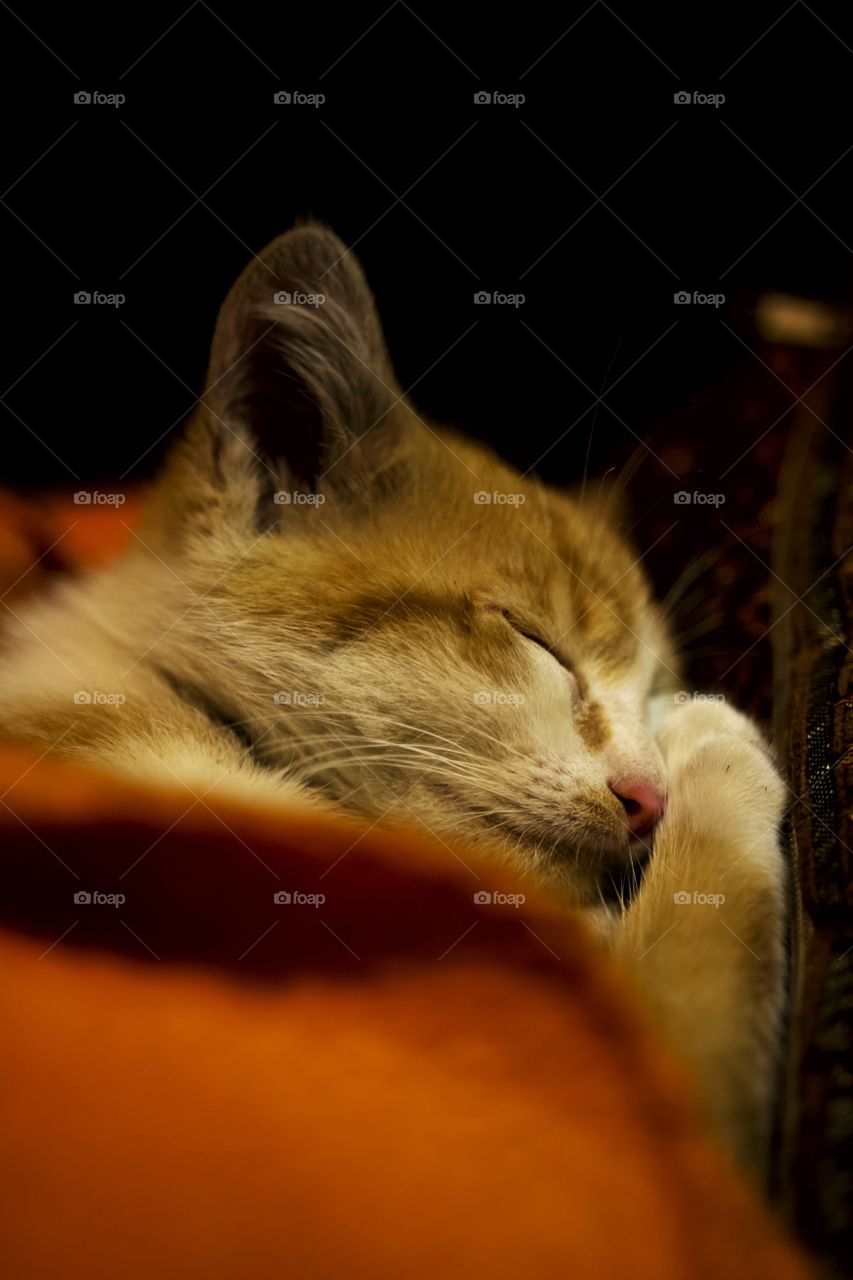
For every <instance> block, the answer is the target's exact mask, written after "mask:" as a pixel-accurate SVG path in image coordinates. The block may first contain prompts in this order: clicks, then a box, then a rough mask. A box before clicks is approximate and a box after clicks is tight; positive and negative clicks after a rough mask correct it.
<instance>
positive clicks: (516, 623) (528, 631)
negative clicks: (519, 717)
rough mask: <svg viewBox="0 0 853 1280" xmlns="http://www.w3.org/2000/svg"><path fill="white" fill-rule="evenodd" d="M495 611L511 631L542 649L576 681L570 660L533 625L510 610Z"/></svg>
mask: <svg viewBox="0 0 853 1280" xmlns="http://www.w3.org/2000/svg"><path fill="white" fill-rule="evenodd" d="M495 611H496V612H498V613H500V615H501V617H502V618H504V619H505V620H506V622H508V623H509V625H510V626H511V627H512V629H513V631H516V632H517V633H518V634H519V635H520V636H522V637H523V638H524V639H525V640H529V641H530V642H531V643H532V644H536V645H538V646H539V648H540V649H544V650H545V652H546V653H548V654H550V655H551V657H552V658H554V659H555V661H556V662H559V664H560V666H561V667H562V668H563V669H564V670H565V671H567V672H568V673H569V675H571V676H574V677H575V679H577V672H576V670H575V668H574V665H573V663H572V662H571V660H570V659H569V658H568V657H566V655H565V653H564V652H563V651H562V650H561V649H559V648H558V647H557V646H556V645H554V644H552V643H551V642H550V641H548V640H546V639H545V637H544V636H543V634H542V633H541V632H540V631H539V630H538V629H537V628H536V626H535V625H533V624H532V623H530V622H528V621H527V620H526V619H523V618H520V617H519V616H518V615H517V614H516V613H514V612H513V611H512V610H511V609H507V608H505V607H503V606H500V605H497V606H495Z"/></svg>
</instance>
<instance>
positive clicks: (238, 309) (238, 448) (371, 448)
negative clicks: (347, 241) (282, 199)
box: [164, 223, 407, 525]
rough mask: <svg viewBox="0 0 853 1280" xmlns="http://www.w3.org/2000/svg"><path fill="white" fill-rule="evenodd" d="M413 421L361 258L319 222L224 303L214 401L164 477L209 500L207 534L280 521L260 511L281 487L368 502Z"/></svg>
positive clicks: (206, 401) (295, 234)
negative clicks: (215, 528) (216, 526)
mask: <svg viewBox="0 0 853 1280" xmlns="http://www.w3.org/2000/svg"><path fill="white" fill-rule="evenodd" d="M406 417H407V405H406V402H405V400H404V398H403V395H402V392H401V390H400V388H399V386H398V384H397V381H396V378H395V376H394V373H393V369H392V367H391V362H390V359H389V356H388V351H387V348H386V346H385V340H384V337H383V334H382V327H381V325H380V322H379V317H378V314H377V311H376V305H375V303H374V300H373V295H372V294H371V292H370V289H369V288H368V285H367V282H366V280H365V278H364V274H363V272H362V270H361V267H360V266H359V263H358V261H357V259H356V258H355V256H354V254H353V253H351V252H350V251H349V250H348V249H347V248H346V246H345V245H344V244H343V243H342V242H341V241H340V240H339V239H338V237H337V236H336V235H334V234H333V233H332V232H331V231H329V230H328V229H327V228H325V227H323V226H321V225H319V224H317V223H308V224H305V225H302V226H298V227H295V228H293V229H292V230H291V231H288V232H286V233H285V234H284V235H282V236H279V237H278V239H276V240H274V241H273V242H272V243H271V244H269V245H268V246H267V247H266V248H265V249H263V250H262V251H261V252H260V253H259V254H257V256H256V257H255V258H253V259H252V261H251V262H250V263H249V265H248V266H247V267H246V268H245V270H244V271H243V273H242V275H241V276H240V277H239V279H238V280H237V282H236V284H235V285H234V286H233V288H232V289H231V291H230V293H229V294H228V296H227V298H226V299H225V302H224V304H223V306H222V309H221V311H220V313H219V319H218V321H217V324H216V330H215V333H214V338H213V345H212V348H211V356H210V365H209V368H208V374H207V380H206V384H205V390H204V393H203V395H202V397H201V399H200V401H199V404H198V407H197V409H196V411H195V413H194V415H193V418H192V421H191V423H190V426H189V428H188V430H187V433H186V436H185V438H184V440H183V441H182V443H181V445H179V447H178V449H177V450H176V451H175V454H174V455H173V458H172V460H171V463H170V465H169V466H168V467H167V475H166V477H164V479H165V480H166V484H167V487H168V488H170V489H171V490H172V492H173V493H174V489H175V486H176V485H177V486H179V488H180V490H181V492H182V493H186V491H187V486H188V485H189V484H193V485H195V486H196V489H197V490H198V491H200V492H202V493H203V494H204V499H203V501H204V502H206V503H212V510H211V515H210V519H209V520H207V521H204V522H203V523H205V524H208V525H211V524H212V523H213V521H214V520H220V521H221V520H222V519H224V518H226V517H230V518H232V519H237V518H239V520H240V522H241V523H244V522H250V521H255V520H257V519H258V518H260V520H261V522H262V523H263V522H271V521H272V519H274V517H275V514H276V513H275V511H270V510H268V509H265V510H264V511H263V512H262V513H261V515H260V517H258V512H257V510H256V509H257V507H258V506H259V505H262V506H264V507H265V508H267V507H268V506H269V504H270V503H271V502H272V500H273V494H274V493H275V491H276V490H278V489H285V488H287V487H291V488H299V489H301V490H305V491H307V492H311V491H324V492H327V493H330V492H331V493H335V494H337V495H338V496H339V497H341V498H350V497H355V496H357V495H360V494H361V495H364V496H367V492H368V490H369V488H370V486H371V484H372V483H374V481H375V477H376V473H377V470H379V471H381V470H382V468H383V466H384V465H386V464H387V462H388V461H390V460H391V458H392V456H393V454H394V452H395V450H394V441H395V439H396V438H397V437H398V436H399V433H400V430H401V426H402V424H403V423H404V422H405V420H406ZM192 505H193V506H194V507H196V506H197V505H198V504H196V503H193V504H192ZM278 514H280V513H278Z"/></svg>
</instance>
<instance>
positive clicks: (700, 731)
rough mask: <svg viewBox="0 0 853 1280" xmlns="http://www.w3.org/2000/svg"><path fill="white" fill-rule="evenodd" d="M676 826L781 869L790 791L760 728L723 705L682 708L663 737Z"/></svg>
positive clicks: (695, 705)
mask: <svg viewBox="0 0 853 1280" xmlns="http://www.w3.org/2000/svg"><path fill="white" fill-rule="evenodd" d="M661 749H662V751H663V753H664V758H665V760H666V764H667V770H668V773H669V815H670V816H671V818H672V821H673V822H674V823H679V822H682V823H686V824H688V825H689V826H690V827H691V828H692V829H693V830H700V831H704V832H707V833H708V834H709V835H713V836H715V837H717V838H719V839H721V840H723V841H725V842H726V843H727V844H732V845H735V846H738V847H742V848H744V849H748V850H750V853H751V856H752V858H753V859H754V860H756V861H764V860H768V861H769V862H770V863H772V865H773V867H774V868H776V867H779V866H780V864H779V861H778V844H777V841H776V833H777V830H778V826H779V822H780V820H781V818H782V814H783V812H784V808H785V799H786V793H787V789H786V787H785V784H784V782H783V780H782V778H781V777H780V775H779V773H778V771H777V769H776V767H775V765H774V763H773V761H772V759H771V757H770V752H769V749H768V747H767V744H766V743H765V741H764V738H763V737H762V735H761V732H760V730H759V729H758V727H757V726H756V725H755V724H754V723H753V722H752V721H751V720H750V719H749V718H748V717H747V716H745V715H742V714H741V712H739V711H735V710H734V709H733V708H732V707H728V706H726V705H725V704H724V703H717V702H694V703H690V704H688V705H687V706H684V707H682V708H679V710H678V711H677V712H675V713H674V714H673V715H672V716H671V717H670V719H669V720H668V721H667V723H666V724H665V725H664V727H663V730H662V731H661Z"/></svg>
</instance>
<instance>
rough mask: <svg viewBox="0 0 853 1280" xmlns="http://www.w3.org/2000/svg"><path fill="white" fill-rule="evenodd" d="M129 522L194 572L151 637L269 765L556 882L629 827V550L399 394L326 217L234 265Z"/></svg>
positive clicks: (645, 705) (639, 653) (654, 765)
mask: <svg viewBox="0 0 853 1280" xmlns="http://www.w3.org/2000/svg"><path fill="white" fill-rule="evenodd" d="M520 429H521V430H523V424H520ZM143 536H144V537H145V539H146V541H147V542H148V544H149V545H151V546H152V548H153V549H154V550H155V551H156V553H157V555H158V556H161V557H162V558H163V559H166V560H167V561H169V562H170V564H171V565H172V566H173V567H174V570H175V572H176V574H177V575H178V576H179V577H180V579H181V581H183V582H186V583H187V584H188V587H189V588H190V592H191V593H192V594H191V595H190V597H189V598H188V600H187V612H186V613H185V614H184V615H183V616H182V618H181V619H180V621H179V622H178V623H177V624H176V625H174V626H171V627H170V628H169V631H168V633H167V635H165V636H164V637H163V639H162V640H160V641H158V644H157V646H156V651H155V652H154V653H153V655H152V656H153V658H155V659H156V660H157V661H160V662H161V663H162V665H163V666H164V667H166V668H167V669H169V670H170V671H172V672H173V673H174V674H175V675H177V676H178V677H179V678H181V679H189V680H192V681H193V683H194V684H196V685H198V684H201V685H202V686H203V688H204V691H205V694H206V695H207V696H208V697H209V698H210V700H211V701H212V702H213V703H214V704H215V705H216V706H217V707H218V708H221V709H223V710H224V711H225V712H226V713H227V715H228V716H229V717H231V718H232V719H233V720H234V721H235V722H239V723H240V724H241V725H243V726H244V727H245V728H246V729H247V731H248V733H249V734H250V736H251V738H252V740H253V742H254V750H255V752H256V754H257V755H259V756H261V757H263V758H264V759H265V760H266V761H268V762H269V764H270V765H271V766H272V767H278V768H285V769H287V771H288V772H289V773H290V774H291V775H292V776H294V777H296V778H298V779H301V780H302V781H303V782H304V783H305V784H306V785H307V786H309V787H312V788H316V789H318V790H319V791H321V792H322V793H324V794H325V795H326V796H328V797H331V798H332V799H333V800H334V801H335V802H337V803H340V804H342V805H344V806H347V807H349V808H351V809H355V810H358V811H360V812H363V813H365V814H368V815H370V816H371V817H373V818H377V819H385V820H387V821H389V822H390V821H394V822H404V823H406V822H408V823H417V824H419V825H421V826H424V827H426V828H427V829H428V830H429V831H431V832H432V833H433V834H434V835H436V836H438V837H439V838H440V839H446V837H447V836H448V835H453V836H455V837H458V838H462V839H470V840H475V841H477V840H479V841H483V842H485V843H487V844H488V845H489V847H490V848H492V849H494V850H496V851H498V852H500V853H503V854H505V855H506V856H507V857H508V858H511V859H513V860H516V861H519V862H520V863H521V864H522V865H524V866H526V867H528V868H530V869H533V870H535V871H537V872H540V873H543V874H547V875H548V876H550V877H556V878H557V879H562V880H564V881H566V882H567V883H570V884H571V885H572V886H573V887H574V888H577V889H578V892H583V891H584V890H583V889H582V888H580V886H586V888H587V889H589V890H590V891H591V892H595V885H596V882H597V879H598V877H599V875H600V874H601V873H602V872H603V871H604V870H605V869H607V868H609V867H611V866H612V865H613V864H614V863H619V862H625V861H627V860H628V859H629V858H630V857H631V856H632V854H633V853H636V852H637V851H638V848H639V846H640V845H641V843H642V841H643V840H644V839H646V838H647V837H648V835H649V834H650V832H651V829H652V827H653V824H654V820H655V818H656V817H657V816H658V814H659V812H660V809H661V807H662V804H663V796H664V793H665V777H664V770H663V762H662V759H661V756H660V753H659V751H658V749H657V746H656V745H655V742H654V739H653V736H652V733H651V729H650V725H649V704H650V698H651V696H652V694H653V693H654V692H655V691H656V689H657V688H658V687H659V686H660V685H661V683H662V682H665V681H666V677H667V674H668V672H669V665H668V664H669V662H670V661H671V659H670V655H669V649H668V645H667V641H666V637H665V633H664V628H663V624H662V621H661V619H660V616H659V614H658V612H657V610H656V608H655V606H654V604H653V602H652V600H651V598H650V593H649V589H648V586H647V583H646V581H645V579H644V576H643V574H642V571H641V569H640V567H639V565H638V563H637V561H636V559H635V556H634V555H633V553H632V552H631V551H629V550H628V549H627V548H626V547H625V546H624V545H623V544H622V543H621V542H620V540H619V539H618V537H617V536H616V534H615V533H614V531H613V530H612V529H611V528H610V527H609V521H608V518H607V515H606V513H605V512H602V510H601V509H600V507H599V508H598V509H596V510H590V509H587V508H586V507H585V506H584V504H583V503H579V502H575V501H572V500H570V499H569V498H568V497H567V496H566V495H564V494H562V493H559V492H557V491H555V490H552V489H548V488H545V487H544V486H543V485H541V484H540V483H539V482H537V481H536V480H534V479H531V478H526V477H525V478H522V477H521V476H519V474H518V473H517V472H515V471H514V470H512V469H511V468H510V467H508V466H506V465H505V464H504V463H502V462H501V461H500V460H499V459H497V458H496V457H495V456H494V455H493V454H491V453H490V452H489V451H488V450H486V449H483V448H481V447H479V446H477V445H474V444H473V443H471V442H470V441H466V440H465V439H463V438H462V437H460V436H457V435H455V434H454V433H453V432H451V431H448V430H446V429H444V428H442V427H439V426H438V425H436V424H435V423H433V422H428V421H426V420H424V419H423V418H422V417H421V416H419V415H418V413H417V412H416V411H415V409H414V408H413V407H412V405H411V403H410V402H409V400H408V398H407V396H406V395H404V394H403V392H402V390H401V389H400V387H399V385H398V383H397V381H396V379H395V376H394V373H393V371H392V368H391V363H390V360H389V357H388V353H387V350H386V347H385V343H384V339H383V337H382V331H381V327H380V324H379V320H378V317H377V314H376V310H375V306H374V302H373V298H372V296H371V294H370V291H369V290H368V287H367V285H366V283H365V281H364V278H363V275H362V273H361V270H360V268H359V266H358V264H357V262H356V260H355V258H354V256H353V254H352V253H351V252H349V251H348V250H347V249H346V248H345V246H344V245H343V244H342V243H341V242H340V241H339V240H338V239H337V238H336V237H335V236H334V235H332V234H331V233H330V232H329V231H327V230H325V229H324V228H322V227H319V226H316V225H313V224H312V225H306V226H302V227H298V228H296V229H295V230H292V231H290V232H288V233H287V234H286V235H284V236H282V237H280V238H279V239H278V240H276V241H274V242H273V244H271V245H270V246H268V248H267V249H265V250H264V251H263V252H262V253H260V254H259V255H258V257H257V258H256V259H255V260H253V262H252V263H251V264H250V265H249V267H248V268H247V269H246V271H245V272H244V274H243V276H242V277H241V278H240V280H239V281H238V282H237V284H236V285H235V286H234V288H233V289H232V291H231V293H230V295H229V297H228V299H227V300H226V302H225V305H224V307H223V309H222V312H221V315H220V318H219V322H218V325H217V329H216V335H215V338H214V342H213V351H212V358H211V365H210V371H209V375H208V381H207V389H206V391H205V394H204V396H203V398H202V401H201V402H200V405H199V408H198V410H197V411H196V414H195V417H194V419H193V421H192V423H191V424H190V426H189V429H188V431H187V434H186V436H185V438H184V439H183V440H182V441H181V442H180V444H179V445H178V446H177V448H176V449H175V451H174V452H173V455H172V457H171V459H170V461H169V463H168V465H167V467H166V470H165V472H164V475H163V477H162V478H161V480H160V481H159V483H158V484H157V486H156V487H155V490H154V493H153V497H152V501H151V503H150V505H149V510H148V518H147V524H146V526H145V528H144V530H143ZM193 595H194V596H195V597H196V598H195V599H193Z"/></svg>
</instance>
